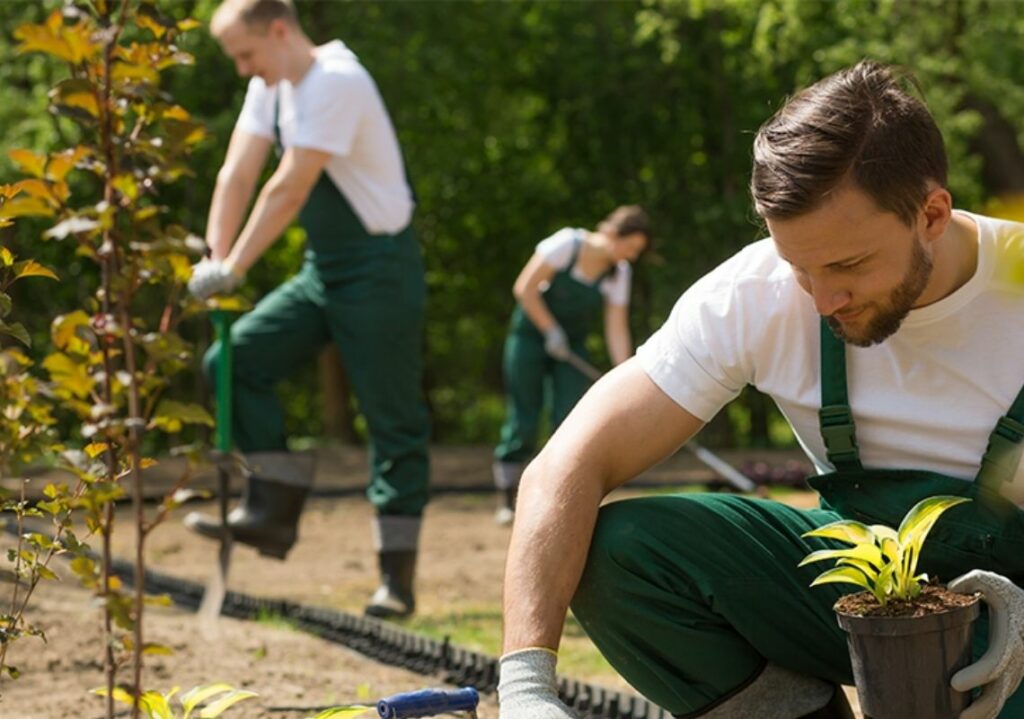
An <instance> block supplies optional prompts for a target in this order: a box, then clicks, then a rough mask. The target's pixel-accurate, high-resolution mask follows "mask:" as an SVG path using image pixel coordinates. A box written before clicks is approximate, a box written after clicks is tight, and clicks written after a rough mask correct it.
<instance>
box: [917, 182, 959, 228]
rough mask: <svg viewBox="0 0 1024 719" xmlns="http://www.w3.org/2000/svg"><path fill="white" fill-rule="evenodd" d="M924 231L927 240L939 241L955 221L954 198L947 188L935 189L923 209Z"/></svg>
mask: <svg viewBox="0 0 1024 719" xmlns="http://www.w3.org/2000/svg"><path fill="white" fill-rule="evenodd" d="M921 218H922V222H923V227H922V230H923V232H924V237H925V239H926V240H937V239H939V238H940V237H942V235H943V234H944V233H945V232H946V227H947V226H948V225H949V223H950V220H952V219H953V196H952V195H951V194H950V193H949V190H947V189H946V188H945V187H934V188H932V189H931V190H930V191H929V192H928V195H927V196H926V197H925V199H924V205H922V207H921Z"/></svg>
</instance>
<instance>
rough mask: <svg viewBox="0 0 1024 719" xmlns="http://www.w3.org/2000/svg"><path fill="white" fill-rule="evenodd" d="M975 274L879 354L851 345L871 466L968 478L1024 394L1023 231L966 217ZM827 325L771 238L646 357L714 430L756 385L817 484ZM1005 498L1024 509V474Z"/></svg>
mask: <svg viewBox="0 0 1024 719" xmlns="http://www.w3.org/2000/svg"><path fill="white" fill-rule="evenodd" d="M962 214H964V215H967V216H968V217H970V218H972V219H973V220H974V221H975V223H976V224H977V227H978V266H977V270H976V271H975V273H974V276H973V277H972V278H971V279H970V280H969V281H968V282H967V283H966V284H965V285H964V286H962V287H960V288H959V289H958V290H956V291H955V292H954V293H952V294H951V295H949V296H948V297H945V298H943V299H942V300H940V301H938V302H935V303H933V304H931V305H928V306H926V307H922V308H919V309H915V310H912V311H911V312H910V314H909V316H908V317H907V318H906V320H905V321H904V322H903V324H902V326H901V327H900V329H899V330H898V331H897V332H896V333H895V334H893V335H892V336H891V337H889V338H888V339H887V340H885V341H884V342H882V343H881V344H878V345H873V346H871V347H864V348H862V347H853V346H848V347H847V354H846V357H847V377H848V380H847V381H848V386H849V397H850V407H851V409H852V411H853V417H854V422H855V424H856V432H857V441H858V444H859V446H860V453H861V460H862V462H863V464H864V466H865V467H868V468H883V469H885V468H901V469H924V470H931V471H935V472H941V473H944V474H947V475H951V476H954V477H960V478H963V479H966V480H971V479H973V478H974V476H975V475H976V474H977V472H978V468H979V466H980V462H981V457H982V455H983V454H984V452H985V448H986V447H987V445H988V437H989V434H990V433H991V432H992V430H993V428H994V427H995V425H996V422H997V421H998V419H999V418H1000V417H1001V416H1003V415H1004V414H1005V413H1006V411H1007V410H1008V409H1009V407H1010V405H1011V404H1012V402H1013V400H1014V399H1015V398H1016V396H1017V393H1018V392H1019V391H1020V389H1021V386H1022V385H1024V225H1021V224H1018V223H1014V222H1007V221H1002V220H996V219H992V218H989V217H982V216H978V215H970V214H968V213H962ZM818 333H819V316H818V314H817V312H816V311H815V309H814V304H813V301H812V300H811V298H810V296H809V295H808V294H807V293H805V292H804V291H803V290H802V289H801V288H800V287H799V286H798V285H797V283H796V280H795V277H794V275H793V272H792V270H791V269H790V267H789V265H787V264H786V262H784V261H783V260H781V259H780V258H779V256H778V254H777V253H776V251H775V246H774V244H773V242H772V241H771V239H766V240H761V241H760V242H756V243H754V244H752V245H749V246H748V247H746V248H744V249H743V250H741V251H740V252H739V253H738V254H736V255H735V256H733V257H732V258H731V259H729V260H727V261H726V262H724V263H723V264H722V265H720V266H719V267H718V268H716V269H715V270H713V271H712V272H711V273H709V274H708V275H706V276H704V277H703V278H702V279H701V280H699V281H698V282H697V283H695V284H694V285H693V286H692V287H691V288H690V289H689V290H687V291H686V292H685V293H684V294H683V296H682V297H681V298H680V299H679V301H678V302H677V303H676V306H675V308H674V309H673V311H672V314H671V316H670V317H669V319H668V321H667V322H666V323H665V324H664V326H662V327H661V329H659V330H658V332H656V333H655V334H654V335H653V336H652V337H651V338H650V340H648V341H647V342H646V343H645V344H644V345H643V346H642V347H640V349H639V350H638V351H637V355H638V357H639V358H640V362H641V364H642V366H643V367H644V369H645V371H646V372H647V374H648V375H649V376H650V377H651V379H652V380H653V381H654V382H655V383H656V384H657V385H658V386H659V387H660V388H661V389H662V390H663V391H664V392H665V393H666V394H667V395H669V397H671V398H672V399H673V400H675V402H676V403H678V404H679V405H680V406H681V407H683V408H684V409H686V410H687V411H689V412H690V413H691V414H693V415H695V416H697V417H698V418H700V419H702V420H705V421H707V420H710V419H711V418H712V417H713V416H714V415H715V414H716V413H717V412H718V411H719V410H720V409H721V408H722V407H723V406H724V405H725V404H726V403H727V402H729V401H730V400H732V399H733V398H735V397H736V396H737V395H738V394H739V392H740V390H742V389H743V387H744V386H745V385H747V384H750V385H753V386H754V387H756V388H757V389H759V390H760V391H762V392H764V393H766V394H768V395H770V396H771V397H772V398H773V399H774V400H775V402H776V404H777V405H778V406H779V409H780V410H781V411H782V413H783V415H785V417H786V418H787V419H788V420H789V422H790V424H791V425H792V426H793V429H794V431H795V433H796V436H797V439H798V440H799V442H800V444H801V445H802V446H803V448H804V450H805V451H806V452H807V454H808V456H809V457H810V458H811V460H812V461H813V462H814V464H815V465H816V467H817V469H818V471H819V472H822V473H824V472H828V471H831V470H832V467H831V465H830V464H829V462H828V460H827V459H826V457H825V447H824V445H823V442H822V438H821V435H820V434H819V430H818V416H817V412H818V409H819V407H820V406H821V385H820V376H821V373H820V371H819V365H820V354H819V353H820V337H819V334H818ZM1007 496H1008V498H1009V499H1011V500H1013V501H1015V502H1017V503H1018V504H1024V464H1022V466H1021V467H1019V468H1018V470H1017V474H1016V478H1015V481H1014V484H1013V486H1012V487H1011V488H1009V489H1008V490H1007Z"/></svg>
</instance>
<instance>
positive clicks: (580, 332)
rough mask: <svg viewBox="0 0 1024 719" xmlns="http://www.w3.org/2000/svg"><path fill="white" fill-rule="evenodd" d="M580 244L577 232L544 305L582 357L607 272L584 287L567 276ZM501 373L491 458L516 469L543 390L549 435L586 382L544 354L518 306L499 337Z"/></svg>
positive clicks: (525, 454) (528, 450) (530, 445)
mask: <svg viewBox="0 0 1024 719" xmlns="http://www.w3.org/2000/svg"><path fill="white" fill-rule="evenodd" d="M582 242H583V238H582V231H579V232H578V233H577V236H576V239H575V242H574V246H573V252H572V258H571V259H570V260H569V264H568V266H566V268H565V269H563V270H561V271H559V272H557V273H556V274H555V276H554V277H553V278H552V279H551V282H550V284H549V285H548V289H547V290H545V292H544V303H545V304H546V305H547V307H548V310H550V312H551V314H552V315H554V317H555V319H556V320H557V321H558V324H559V325H560V326H561V327H562V329H563V330H565V334H566V335H567V336H568V337H569V345H570V347H571V348H572V351H573V352H574V353H575V354H577V355H579V356H580V357H583V358H584V359H585V358H586V357H587V350H586V339H587V333H588V332H589V331H590V328H591V327H592V326H593V323H594V320H595V318H597V317H600V316H601V312H602V310H603V308H604V297H603V296H602V294H601V290H600V284H601V282H602V280H604V278H605V277H606V276H607V274H603V275H601V277H599V278H597V280H595V281H594V282H590V283H587V282H582V281H580V280H579V279H577V278H575V277H573V276H572V269H573V267H575V266H576V260H577V258H578V257H579V252H580V246H581V243H582ZM503 369H504V373H505V423H504V424H503V425H502V427H501V442H500V444H499V445H498V447H497V449H496V450H495V452H494V456H495V459H496V460H497V461H498V462H502V463H507V464H514V465H518V466H522V465H524V464H525V463H526V462H527V461H528V460H529V459H530V457H532V456H533V453H534V452H535V451H536V448H537V433H538V431H539V428H540V418H541V413H542V411H543V408H544V397H545V391H547V393H548V394H549V395H550V398H551V418H550V419H551V422H550V424H551V430H552V431H554V430H555V428H557V427H558V425H560V424H561V423H562V420H564V419H565V418H566V416H567V415H568V414H569V412H570V410H572V408H573V407H574V406H575V405H576V403H577V402H578V401H579V399H580V397H582V396H583V393H584V392H586V391H587V387H588V386H589V385H590V380H589V379H587V377H586V376H584V375H583V373H581V372H580V371H579V370H578V369H576V368H575V367H573V366H572V365H570V364H568V363H566V362H560V361H558V360H556V359H554V358H552V357H550V356H549V355H548V354H547V352H545V351H544V335H542V334H541V333H540V331H539V330H538V329H537V328H536V327H535V326H534V324H533V322H531V321H530V318H529V317H527V316H526V313H525V312H524V311H523V308H522V307H520V306H519V305H518V304H517V305H516V308H515V310H514V311H513V313H512V321H511V323H510V327H509V332H508V336H507V337H506V339H505V355H504V362H503ZM545 385H547V386H545Z"/></svg>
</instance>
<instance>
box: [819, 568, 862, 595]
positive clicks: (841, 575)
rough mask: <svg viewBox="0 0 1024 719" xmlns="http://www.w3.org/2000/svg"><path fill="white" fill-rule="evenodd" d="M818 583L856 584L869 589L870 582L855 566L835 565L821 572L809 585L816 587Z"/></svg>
mask: <svg viewBox="0 0 1024 719" xmlns="http://www.w3.org/2000/svg"><path fill="white" fill-rule="evenodd" d="M820 584H856V585H857V586H858V587H863V588H864V589H867V590H870V589H871V582H869V581H868V579H867V577H865V576H864V574H863V573H862V572H861V571H860V570H858V569H857V568H856V567H835V568H834V569H829V570H828V571H827V572H822V573H821V574H819V575H818V577H817V579H815V580H814V581H813V582H811V586H812V587H817V586H818V585H820Z"/></svg>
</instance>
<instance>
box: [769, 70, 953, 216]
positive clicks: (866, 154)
mask: <svg viewBox="0 0 1024 719" xmlns="http://www.w3.org/2000/svg"><path fill="white" fill-rule="evenodd" d="M908 84H909V85H913V86H914V87H915V88H917V84H916V82H915V81H914V79H913V78H912V77H911V76H910V75H909V74H908V73H905V72H900V71H897V70H895V69H894V68H891V67H887V66H885V65H881V64H879V63H876V62H872V61H869V60H864V61H861V62H859V63H858V64H857V65H855V66H853V67H851V68H847V69H846V70H842V71H840V72H837V73H835V74H834V75H830V76H829V77H826V78H825V79H824V80H821V81H819V82H817V83H815V84H814V85H812V86H811V87H809V88H807V89H805V90H803V91H802V92H800V93H799V94H797V95H796V96H795V97H793V98H792V99H790V100H789V101H788V102H787V103H786V104H785V106H784V107H783V108H782V109H781V110H779V111H778V112H776V113H775V115H774V116H773V117H772V118H771V119H770V120H768V121H767V122H766V123H765V124H764V125H762V126H761V129H760V130H758V133H757V137H756V138H755V139H754V171H753V175H752V177H751V182H750V190H751V194H752V195H753V198H754V206H755V209H756V210H757V214H759V215H760V216H761V217H762V218H764V219H780V220H782V219H788V218H793V217H798V216H800V215H803V214H806V213H807V212H810V211H812V210H814V209H817V207H818V206H819V205H821V204H822V203H823V202H824V201H825V200H826V199H827V198H828V197H829V196H830V195H831V194H832V193H833V192H835V191H836V190H837V189H840V188H842V187H844V186H847V185H852V186H854V187H857V188H859V189H861V190H862V191H864V192H866V193H867V194H868V195H869V196H870V197H872V198H873V199H874V201H875V202H876V203H877V204H878V206H879V207H880V208H881V209H883V210H886V211H889V212H893V213H895V214H896V215H897V216H898V217H899V218H900V219H901V220H902V221H903V222H904V223H906V224H907V225H910V224H912V223H913V221H914V218H915V217H916V215H917V212H918V210H919V209H920V208H921V205H922V203H923V202H924V199H925V197H926V196H927V194H928V192H929V189H930V187H929V183H930V182H935V183H938V184H939V185H941V186H945V184H946V174H947V161H946V150H945V146H944V144H943V141H942V133H941V132H940V131H939V128H938V126H937V125H936V124H935V120H934V119H933V118H932V116H931V113H930V112H929V111H928V108H927V107H926V106H925V104H924V103H923V102H922V101H921V100H920V99H918V98H917V97H914V96H913V95H911V94H910V93H909V92H908V90H907V85H908ZM918 89H919V88H918Z"/></svg>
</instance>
